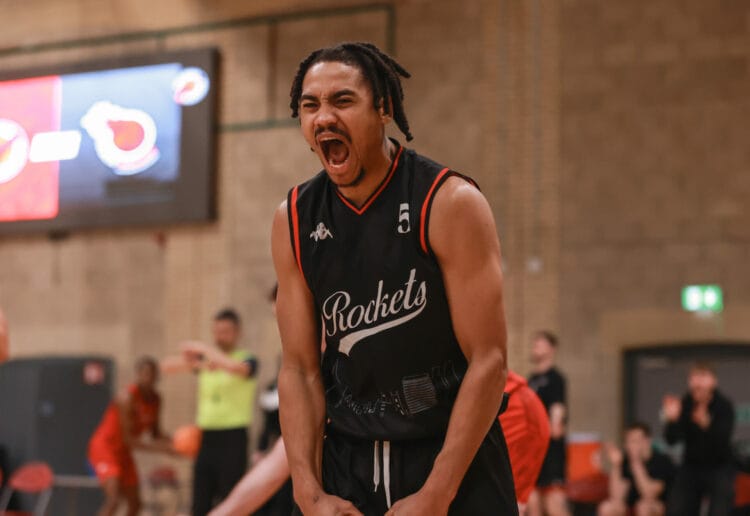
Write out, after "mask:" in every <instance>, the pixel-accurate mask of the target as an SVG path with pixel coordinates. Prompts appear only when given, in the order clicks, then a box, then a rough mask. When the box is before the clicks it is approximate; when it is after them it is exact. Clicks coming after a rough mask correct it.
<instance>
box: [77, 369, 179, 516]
mask: <svg viewBox="0 0 750 516" xmlns="http://www.w3.org/2000/svg"><path fill="white" fill-rule="evenodd" d="M135 373H136V378H137V381H136V383H134V384H132V385H130V386H128V388H127V389H126V390H125V392H124V393H122V394H121V395H120V396H119V397H118V398H117V399H116V400H115V401H113V402H112V403H111V404H110V406H109V407H108V408H107V410H106V412H105V413H104V416H103V417H102V421H101V422H100V423H99V426H98V427H97V428H96V430H95V431H94V435H93V436H92V437H91V440H90V441H89V451H88V458H89V462H90V463H91V465H92V466H93V467H94V470H95V471H96V476H97V477H98V478H99V482H100V483H101V485H102V488H103V489H104V504H103V505H102V507H101V508H100V509H99V513H98V514H99V516H110V515H112V514H115V512H116V511H117V507H118V505H119V504H120V502H121V501H123V500H124V501H125V502H126V504H127V514H128V516H135V515H137V514H138V511H139V509H140V506H141V501H140V493H139V489H138V473H137V471H136V468H135V463H134V461H133V453H132V451H133V449H134V448H137V449H141V450H147V451H152V452H162V453H174V451H173V450H172V446H171V442H170V440H169V438H168V437H167V436H165V435H164V434H163V433H162V431H161V428H160V426H159V412H160V409H161V397H160V396H159V393H158V392H157V391H156V383H157V381H158V379H159V366H158V364H157V362H156V361H155V360H154V359H153V358H151V357H142V358H140V359H139V360H138V361H137V362H136V366H135ZM146 437H148V438H150V440H146V439H145V438H146Z"/></svg>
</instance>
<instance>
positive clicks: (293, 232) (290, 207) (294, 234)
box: [286, 186, 304, 277]
mask: <svg viewBox="0 0 750 516" xmlns="http://www.w3.org/2000/svg"><path fill="white" fill-rule="evenodd" d="M298 193H299V186H295V187H294V188H292V189H291V190H289V195H288V196H287V201H286V205H287V209H286V211H287V216H288V217H289V238H290V240H291V244H292V252H293V253H294V261H295V262H297V268H298V269H299V272H300V274H302V276H303V277H304V272H303V271H302V257H301V256H300V245H299V244H300V242H299V213H298V212H297V195H298Z"/></svg>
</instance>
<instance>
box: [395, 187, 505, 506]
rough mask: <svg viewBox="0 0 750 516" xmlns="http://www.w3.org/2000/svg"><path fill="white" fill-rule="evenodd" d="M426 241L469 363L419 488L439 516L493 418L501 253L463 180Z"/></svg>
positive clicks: (500, 380)
mask: <svg viewBox="0 0 750 516" xmlns="http://www.w3.org/2000/svg"><path fill="white" fill-rule="evenodd" d="M429 239H430V242H431V244H432V249H433V252H434V253H435V256H436V258H437V260H438V263H439V264H440V268H441V271H442V273H443V280H444V282H445V288H446V294H447V297H448V304H449V306H450V312H451V319H452V321H453V328H454V331H455V333H456V337H457V338H458V342H459V345H460V346H461V350H462V351H463V353H464V355H465V356H466V360H467V361H468V369H467V371H466V375H465V376H464V379H463V382H462V384H461V388H460V390H459V392H458V396H457V398H456V401H455V405H454V407H453V412H452V413H451V418H450V422H449V424H448V431H447V434H446V439H445V442H444V444H443V448H442V450H441V451H440V453H439V454H438V456H437V458H436V459H435V463H434V466H433V469H432V472H431V473H430V475H429V477H428V478H427V481H426V483H425V485H424V487H423V491H424V493H425V494H427V495H428V497H429V498H432V499H434V500H439V501H441V502H442V503H438V505H437V506H436V509H437V510H439V512H441V513H442V512H445V511H447V509H448V505H449V504H450V502H451V501H452V499H453V498H454V497H455V495H456V493H457V492H458V488H459V486H460V484H461V481H462V480H463V477H464V475H465V474H466V471H467V469H468V467H469V464H470V463H471V461H472V460H473V458H474V455H475V454H476V452H477V449H478V448H479V445H480V444H481V442H482V440H483V439H484V437H485V436H486V435H487V432H488V430H489V428H490V425H491V424H492V422H493V421H494V419H495V417H497V412H498V409H499V407H500V402H501V399H502V394H503V388H504V387H505V379H506V373H507V369H506V362H507V360H506V329H505V316H504V311H503V310H504V309H503V295H502V270H501V265H500V264H501V258H500V245H499V242H498V239H497V233H496V230H495V223H494V220H493V217H492V212H491V211H490V207H489V205H488V204H487V201H486V200H485V198H484V196H483V195H482V194H481V193H480V192H479V191H478V190H477V189H476V188H475V187H473V186H471V185H469V184H468V183H466V182H465V181H463V180H462V179H458V178H450V179H448V180H447V181H446V182H445V183H444V184H443V186H442V188H441V189H440V190H438V193H437V194H436V196H435V199H434V201H433V208H432V216H431V220H430V226H429ZM498 460H501V459H500V458H498ZM396 512H397V511H396Z"/></svg>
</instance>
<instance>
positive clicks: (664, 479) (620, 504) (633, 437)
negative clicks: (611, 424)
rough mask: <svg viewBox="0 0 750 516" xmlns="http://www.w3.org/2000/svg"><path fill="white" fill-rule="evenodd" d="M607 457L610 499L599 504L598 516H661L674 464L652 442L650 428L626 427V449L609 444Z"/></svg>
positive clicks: (634, 424) (632, 425)
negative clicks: (630, 515)
mask: <svg viewBox="0 0 750 516" xmlns="http://www.w3.org/2000/svg"><path fill="white" fill-rule="evenodd" d="M606 450H607V456H608V458H609V462H610V464H611V466H612V469H611V471H610V473H609V499H608V500H606V501H604V502H602V503H601V504H600V505H599V510H598V512H597V514H598V516H625V515H626V514H628V513H629V512H632V513H634V514H636V515H638V516H662V515H663V514H664V500H666V496H667V493H668V491H669V486H670V484H671V482H672V479H673V477H674V465H673V464H672V461H671V459H670V458H669V457H667V456H666V455H665V454H663V453H661V452H659V451H657V450H654V449H653V447H652V445H651V429H650V428H649V426H648V425H647V424H645V423H633V424H631V425H630V426H628V427H627V429H626V430H625V451H624V453H623V451H621V450H620V449H619V448H618V447H616V446H614V445H612V444H609V445H608V446H607V447H606Z"/></svg>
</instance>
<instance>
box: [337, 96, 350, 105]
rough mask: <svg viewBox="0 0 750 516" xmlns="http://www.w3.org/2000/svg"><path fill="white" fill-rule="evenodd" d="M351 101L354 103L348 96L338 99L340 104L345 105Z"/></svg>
mask: <svg viewBox="0 0 750 516" xmlns="http://www.w3.org/2000/svg"><path fill="white" fill-rule="evenodd" d="M351 103H352V99H348V98H345V99H339V101H338V104H339V106H343V105H346V104H351Z"/></svg>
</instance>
